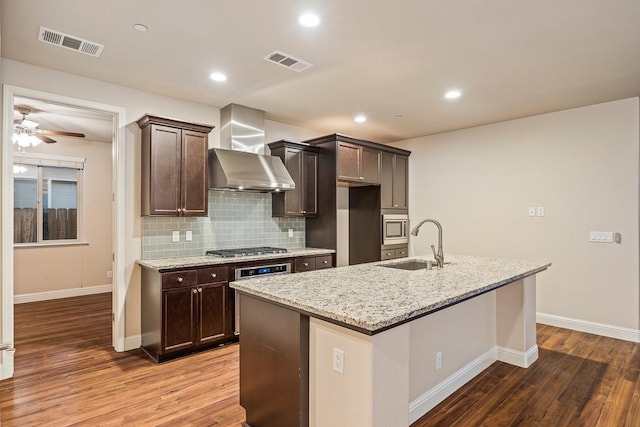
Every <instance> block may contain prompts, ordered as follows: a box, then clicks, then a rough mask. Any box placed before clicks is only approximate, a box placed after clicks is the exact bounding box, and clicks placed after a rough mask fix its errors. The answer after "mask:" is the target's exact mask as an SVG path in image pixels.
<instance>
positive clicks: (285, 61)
mask: <svg viewBox="0 0 640 427" xmlns="http://www.w3.org/2000/svg"><path fill="white" fill-rule="evenodd" d="M264 59H265V60H267V61H269V62H273V63H274V64H278V65H281V66H283V67H285V68H288V69H290V70H293V71H298V72H300V71H304V70H306V69H307V68H309V67H311V66H313V64H311V63H309V62H307V61H303V60H302V59H298V58H296V57H294V56H291V55H289V54H288V53H284V52H279V51H275V52H271V53H270V54H269V55H267V56H265V57H264Z"/></svg>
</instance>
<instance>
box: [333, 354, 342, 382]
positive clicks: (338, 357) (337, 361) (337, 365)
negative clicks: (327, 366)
mask: <svg viewBox="0 0 640 427" xmlns="http://www.w3.org/2000/svg"><path fill="white" fill-rule="evenodd" d="M333 370H334V371H336V372H337V373H339V374H342V375H344V351H342V350H341V349H339V348H336V347H333Z"/></svg>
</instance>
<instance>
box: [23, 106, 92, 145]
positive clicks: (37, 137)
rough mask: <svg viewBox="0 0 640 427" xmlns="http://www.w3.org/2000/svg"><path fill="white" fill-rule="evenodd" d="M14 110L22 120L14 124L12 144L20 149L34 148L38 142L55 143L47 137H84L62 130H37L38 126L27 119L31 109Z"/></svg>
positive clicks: (80, 134) (81, 134)
mask: <svg viewBox="0 0 640 427" xmlns="http://www.w3.org/2000/svg"><path fill="white" fill-rule="evenodd" d="M16 110H17V111H18V112H19V113H20V114H22V120H17V121H16V123H15V124H14V130H13V143H14V144H18V145H19V146H20V147H28V146H29V145H32V146H36V145H38V144H40V142H46V143H47V144H52V143H54V142H57V141H56V140H55V139H52V138H49V137H48V136H47V135H53V136H55V135H59V136H72V137H76V138H84V137H85V135H84V134H83V133H79V132H68V131H64V130H52V129H39V126H40V124H39V123H37V122H34V121H32V120H29V119H27V115H29V113H31V108H29V107H25V106H18V107H16Z"/></svg>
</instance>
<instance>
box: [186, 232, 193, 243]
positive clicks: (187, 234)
mask: <svg viewBox="0 0 640 427" xmlns="http://www.w3.org/2000/svg"><path fill="white" fill-rule="evenodd" d="M184 240H186V241H187V242H190V241H192V240H193V231H191V230H187V231H186V232H185V234H184Z"/></svg>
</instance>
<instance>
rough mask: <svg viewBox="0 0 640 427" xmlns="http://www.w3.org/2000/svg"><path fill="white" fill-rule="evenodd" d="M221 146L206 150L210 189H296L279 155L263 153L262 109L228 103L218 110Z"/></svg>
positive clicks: (269, 190) (271, 190)
mask: <svg viewBox="0 0 640 427" xmlns="http://www.w3.org/2000/svg"><path fill="white" fill-rule="evenodd" d="M220 145H221V147H222V148H212V149H210V150H209V188H210V189H213V190H244V191H260V192H274V191H286V190H293V189H295V183H294V182H293V179H292V178H291V175H289V172H288V171H287V169H286V168H285V166H284V163H282V160H281V159H280V158H279V157H274V156H267V155H265V154H263V153H264V111H261V110H256V109H255V108H249V107H245V106H243V105H238V104H229V105H227V106H226V107H224V108H222V109H221V110H220Z"/></svg>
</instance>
